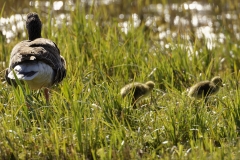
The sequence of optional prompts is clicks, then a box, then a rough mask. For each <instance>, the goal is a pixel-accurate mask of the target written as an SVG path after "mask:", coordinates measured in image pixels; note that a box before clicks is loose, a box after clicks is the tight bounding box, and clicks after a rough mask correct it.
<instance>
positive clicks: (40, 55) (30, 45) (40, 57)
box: [5, 38, 66, 84]
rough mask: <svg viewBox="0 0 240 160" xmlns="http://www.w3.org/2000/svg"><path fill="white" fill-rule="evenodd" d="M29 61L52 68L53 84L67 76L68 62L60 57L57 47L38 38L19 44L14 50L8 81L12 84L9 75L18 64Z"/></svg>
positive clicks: (8, 70)
mask: <svg viewBox="0 0 240 160" xmlns="http://www.w3.org/2000/svg"><path fill="white" fill-rule="evenodd" d="M28 61H41V62H43V63H46V64H48V65H49V66H51V67H52V69H53V71H54V75H53V80H52V84H56V83H59V82H61V81H62V80H63V78H64V77H65V76H66V66H65V64H66V62H65V59H64V58H63V57H62V56H61V55H60V51H59V49H58V47H57V45H56V44H55V43H54V42H52V41H51V40H49V39H45V38H37V39H35V40H33V41H31V40H25V41H22V42H20V43H18V44H17V45H16V46H15V47H14V48H13V50H12V52H11V56H10V63H9V68H8V69H7V70H6V75H5V77H6V80H7V82H8V83H9V84H11V80H10V79H9V78H8V76H7V75H8V73H9V72H10V71H11V70H12V69H13V68H14V67H15V66H16V65H18V64H20V63H27V62H28Z"/></svg>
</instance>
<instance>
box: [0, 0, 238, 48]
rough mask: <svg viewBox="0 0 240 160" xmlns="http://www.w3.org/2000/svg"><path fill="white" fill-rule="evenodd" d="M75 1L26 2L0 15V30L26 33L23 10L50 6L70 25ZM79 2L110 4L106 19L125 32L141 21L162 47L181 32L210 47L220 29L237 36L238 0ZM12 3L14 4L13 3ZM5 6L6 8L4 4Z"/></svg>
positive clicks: (84, 3) (45, 9)
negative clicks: (226, 0)
mask: <svg viewBox="0 0 240 160" xmlns="http://www.w3.org/2000/svg"><path fill="white" fill-rule="evenodd" d="M24 2H25V1H24ZM150 2H151V1H150ZM216 2H218V1H217V0H216ZM13 3H14V2H13ZM75 3H76V2H75V1H73V0H65V1H30V2H25V3H23V5H24V6H23V9H22V10H21V11H22V12H19V13H18V14H11V15H8V14H6V17H1V18H0V32H1V33H2V34H3V35H4V36H5V37H6V41H7V42H8V43H9V42H10V41H11V40H12V39H13V38H15V37H17V36H23V37H26V33H25V31H24V30H25V29H24V28H25V20H24V18H25V17H26V13H28V12H30V10H34V9H35V10H36V9H38V10H41V11H43V13H41V15H40V16H41V17H44V16H45V17H47V13H48V10H49V9H51V13H54V25H56V26H57V27H61V25H62V22H64V23H66V24H67V25H71V19H70V16H69V15H70V12H71V11H74V10H75V9H76V4H75ZM79 3H80V6H81V7H86V8H87V7H89V6H92V5H95V8H94V9H96V10H97V9H98V7H99V8H100V7H106V8H107V7H109V10H108V11H109V15H110V16H111V17H109V19H110V18H115V19H118V27H119V28H120V30H121V31H122V32H124V33H125V34H128V32H129V30H130V29H131V28H133V27H134V28H137V27H140V26H141V25H144V26H145V27H146V29H147V30H148V31H150V32H151V35H152V36H151V39H152V40H153V41H157V42H158V43H159V44H160V45H162V46H163V47H167V46H168V44H167V39H169V38H170V39H174V38H176V37H178V36H180V37H181V38H183V39H186V40H189V41H194V38H199V39H207V41H206V42H207V47H208V49H212V48H213V47H214V46H215V42H218V43H224V41H225V39H226V37H225V36H224V34H223V33H222V30H223V29H224V30H229V32H230V33H232V36H233V38H235V39H236V40H239V39H240V30H239V25H238V23H237V20H238V17H239V15H240V2H238V1H237V0H236V1H234V2H232V3H231V4H230V2H229V3H224V5H218V3H206V2H197V1H192V2H190V1H187V2H184V3H171V4H161V3H150V4H147V5H145V6H141V8H139V7H138V4H137V2H136V3H128V4H126V1H125V0H81V1H80V2H79ZM11 5H12V6H11V7H14V4H11ZM233 6H234V7H233ZM6 7H7V5H6ZM110 7H112V8H113V9H111V8H110ZM5 10H8V9H6V8H5ZM42 14H43V15H42ZM93 16H94V15H92V14H89V15H86V19H87V20H88V19H92V18H93ZM97 23H98V24H100V25H101V24H104V23H111V22H102V20H99V22H97ZM223 26H224V28H223Z"/></svg>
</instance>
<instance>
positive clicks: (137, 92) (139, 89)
mask: <svg viewBox="0 0 240 160" xmlns="http://www.w3.org/2000/svg"><path fill="white" fill-rule="evenodd" d="M154 86H155V83H154V82H153V81H148V82H146V83H139V82H133V83H130V84H127V85H125V86H124V87H123V88H122V89H121V92H120V93H121V95H122V97H123V98H124V97H126V96H127V95H131V96H132V102H131V104H132V105H133V108H136V104H137V103H138V102H139V101H140V100H142V99H144V98H145V97H147V96H148V95H149V94H150V93H151V91H152V90H153V88H154Z"/></svg>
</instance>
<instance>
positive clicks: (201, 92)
mask: <svg viewBox="0 0 240 160" xmlns="http://www.w3.org/2000/svg"><path fill="white" fill-rule="evenodd" d="M220 87H223V84H222V79H221V78H220V77H219V76H215V77H213V78H212V79H211V81H201V82H198V83H196V84H195V85H193V86H192V87H190V89H189V90H188V96H189V97H192V98H196V99H201V98H206V99H207V98H208V97H209V96H212V95H214V94H216V93H217V92H218V91H219V89H220Z"/></svg>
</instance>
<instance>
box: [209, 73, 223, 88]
mask: <svg viewBox="0 0 240 160" xmlns="http://www.w3.org/2000/svg"><path fill="white" fill-rule="evenodd" d="M211 81H212V82H213V83H214V84H215V85H216V86H218V87H223V84H222V79H221V78H220V77H219V76H216V77H213V78H212V80H211Z"/></svg>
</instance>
